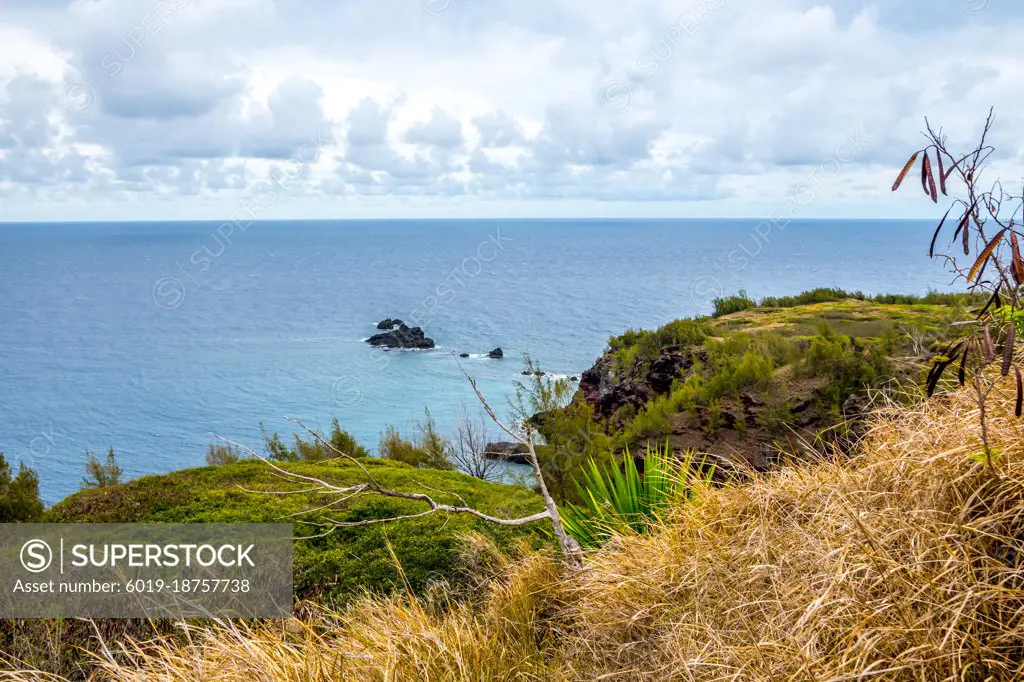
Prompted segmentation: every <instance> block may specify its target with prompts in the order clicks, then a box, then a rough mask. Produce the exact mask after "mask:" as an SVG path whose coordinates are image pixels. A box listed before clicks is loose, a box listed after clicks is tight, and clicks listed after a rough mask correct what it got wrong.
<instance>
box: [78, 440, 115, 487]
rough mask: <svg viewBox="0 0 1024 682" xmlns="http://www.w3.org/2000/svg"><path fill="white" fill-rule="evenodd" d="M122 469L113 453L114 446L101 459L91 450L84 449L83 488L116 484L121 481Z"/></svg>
mask: <svg viewBox="0 0 1024 682" xmlns="http://www.w3.org/2000/svg"><path fill="white" fill-rule="evenodd" d="M123 473H124V469H122V468H121V465H120V464H118V463H117V457H115V455H114V448H110V449H109V450H107V456H106V458H105V459H103V460H102V461H101V460H100V458H99V457H97V456H96V455H95V454H94V453H93V452H90V451H89V450H86V451H85V476H83V477H82V487H83V488H106V487H107V486H111V485H118V484H119V483H120V482H121V475H122V474H123Z"/></svg>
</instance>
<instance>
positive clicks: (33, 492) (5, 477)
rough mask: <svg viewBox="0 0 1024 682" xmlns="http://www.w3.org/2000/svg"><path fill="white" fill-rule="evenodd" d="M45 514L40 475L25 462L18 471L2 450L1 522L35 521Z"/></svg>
mask: <svg viewBox="0 0 1024 682" xmlns="http://www.w3.org/2000/svg"><path fill="white" fill-rule="evenodd" d="M42 515H43V501H42V500H41V499H40V498H39V477H38V476H37V475H36V472H35V471H34V470H32V469H30V468H28V467H26V466H25V464H24V463H23V462H22V463H19V464H18V471H17V473H15V472H13V471H12V469H11V465H10V463H9V462H8V461H7V460H6V459H4V454H3V453H2V452H0V523H33V522H37V521H39V519H40V518H41V517H42Z"/></svg>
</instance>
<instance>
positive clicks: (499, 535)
mask: <svg viewBox="0 0 1024 682" xmlns="http://www.w3.org/2000/svg"><path fill="white" fill-rule="evenodd" d="M360 461H361V462H362V463H363V465H364V466H366V467H367V468H368V469H369V471H370V472H371V473H372V475H373V476H374V478H375V479H376V480H377V481H378V482H379V483H380V484H381V485H382V486H384V487H387V488H392V489H395V490H402V491H407V492H429V493H430V494H431V495H433V496H434V497H435V498H436V499H437V500H438V501H439V502H446V503H454V504H459V503H461V502H460V501H461V500H465V502H466V503H468V504H469V505H472V506H475V507H477V508H479V509H481V510H483V511H486V512H491V513H494V514H499V515H508V516H518V515H524V514H525V513H532V512H536V511H541V510H543V503H542V502H541V501H540V498H539V497H537V496H536V495H534V494H533V493H532V492H531V491H529V490H527V489H526V488H522V487H518V486H505V485H498V484H495V483H485V482H482V481H479V480H477V479H474V478H471V477H469V476H465V475H463V474H459V473H456V472H451V471H436V470H430V469H415V468H412V467H409V466H407V465H405V464H400V463H397V462H391V461H388V460H382V459H376V458H366V459H363V460H360ZM279 465H280V466H282V467H284V468H286V469H287V470H288V471H293V472H295V473H298V474H302V475H306V476H314V477H317V478H321V479H323V480H325V481H328V482H331V483H334V484H339V485H351V484H355V483H359V482H363V481H364V480H365V479H364V478H363V477H362V475H361V472H360V471H359V469H358V467H356V466H355V465H353V464H350V463H346V462H343V461H331V462H327V463H289V464H284V463H281V464H279ZM302 488H309V485H308V484H301V485H300V484H296V483H295V482H289V481H286V480H282V478H281V477H280V476H279V475H276V474H275V473H274V472H273V471H272V470H271V469H270V467H269V465H267V464H266V463H264V462H261V461H259V460H243V461H240V462H237V463H235V464H226V465H222V466H216V467H204V468H199V469H188V470H185V471H177V472H174V473H171V474H166V475H162V476H146V477H144V478H140V479H138V480H134V481H130V482H128V483H125V484H122V485H118V486H114V487H110V488H102V489H94V490H83V491H82V492H79V493H77V494H75V495H72V496H70V497H68V498H67V499H65V500H64V501H62V502H60V503H59V504H57V505H55V506H54V507H52V508H50V509H49V510H47V512H46V515H45V517H46V518H45V520H46V521H47V522H53V523H115V522H116V523H131V522H138V523H142V522H152V523H271V522H286V523H287V522H296V525H295V533H296V535H297V536H301V535H313V534H317V533H322V532H323V530H324V529H323V528H316V527H314V526H309V525H305V526H304V525H302V524H299V523H297V522H298V521H300V520H307V521H314V522H320V521H323V520H325V518H327V514H326V513H325V512H317V513H314V514H311V515H304V516H301V517H297V518H288V517H289V516H290V515H292V514H296V513H298V512H301V511H304V510H308V509H313V508H317V507H321V506H323V505H325V504H327V503H329V502H330V501H331V498H329V497H327V496H323V495H318V494H313V493H302V494H296V495H268V494H261V492H260V491H281V490H297V489H302ZM426 508H427V507H426V505H425V504H424V503H421V502H416V501H410V500H400V499H394V498H382V497H379V496H373V495H366V496H363V497H360V498H357V499H356V500H353V501H352V502H350V503H346V504H344V505H341V506H340V507H339V508H338V509H337V510H336V511H334V512H333V513H331V514H330V518H334V519H336V520H340V521H356V520H363V519H373V518H385V517H391V516H399V515H402V514H409V513H415V512H421V511H424V510H425V509H426ZM471 532H479V533H484V534H486V535H487V536H488V537H489V538H492V539H493V540H494V541H496V542H497V543H498V544H499V545H501V546H505V547H508V546H509V544H510V543H512V542H515V541H517V540H518V539H519V538H527V539H529V540H533V541H534V542H541V541H540V540H539V539H538V538H537V536H536V533H543V532H544V529H543V527H542V526H541V525H540V524H534V525H531V526H526V527H522V528H499V527H496V526H493V525H488V524H485V523H484V522H481V521H477V520H474V519H471V518H468V517H446V516H445V515H443V514H436V515H432V516H428V517H424V518H422V519H413V520H407V521H402V522H400V523H395V524H393V525H392V524H388V525H386V526H384V525H376V526H368V527H362V528H341V529H338V530H336V531H335V532H333V533H332V534H330V535H327V536H326V537H321V538H316V539H311V540H303V541H300V542H297V543H296V544H295V555H294V556H295V564H294V565H295V590H296V598H298V599H307V598H308V599H312V598H317V599H319V600H323V601H324V602H326V603H335V604H336V603H339V602H340V601H344V600H346V599H348V598H350V597H351V596H352V595H354V594H356V593H357V592H360V591H363V590H370V591H375V592H387V591H390V590H392V589H394V588H395V586H396V585H400V584H401V582H400V578H399V575H398V571H397V569H396V567H395V562H394V560H393V559H392V558H391V555H390V553H389V551H388V549H387V544H388V542H390V544H391V546H392V547H393V548H394V551H395V554H396V556H397V557H398V559H399V561H400V562H401V564H402V568H403V570H404V571H405V577H406V579H407V580H408V581H409V583H410V585H411V586H412V587H413V589H415V590H417V591H419V590H422V589H423V588H424V587H425V586H426V585H427V584H428V583H429V582H430V581H439V580H443V581H449V582H454V581H457V580H458V579H459V554H460V550H461V548H462V547H464V546H465V543H464V541H463V537H464V536H465V535H466V534H468V533H471Z"/></svg>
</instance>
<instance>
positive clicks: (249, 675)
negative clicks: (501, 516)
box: [100, 393, 1024, 682]
mask: <svg viewBox="0 0 1024 682" xmlns="http://www.w3.org/2000/svg"><path fill="white" fill-rule="evenodd" d="M992 412H993V413H994V417H993V418H992V420H991V424H990V427H991V432H992V434H993V443H994V445H995V447H996V448H997V449H998V450H999V451H1000V452H1001V456H1000V458H999V462H998V466H997V470H996V471H997V473H996V474H992V473H991V472H989V471H988V470H987V469H986V468H985V467H984V465H982V464H980V463H978V462H975V461H973V460H972V459H971V458H970V455H972V454H975V453H977V451H978V450H979V449H980V445H979V442H978V440H977V437H976V435H975V434H976V432H977V429H976V424H975V420H976V412H975V408H974V405H973V403H972V401H971V398H970V396H969V395H968V394H966V393H959V394H956V395H953V396H949V397H946V398H943V399H940V400H934V401H931V402H929V403H927V404H925V405H923V406H919V407H916V408H913V409H906V408H892V409H891V410H889V411H888V412H886V413H883V414H881V415H880V417H879V419H878V421H877V422H876V424H875V425H874V427H873V429H872V431H871V432H870V433H869V435H868V437H867V439H866V442H865V444H864V449H863V454H862V455H861V456H859V457H858V458H857V459H856V460H855V461H853V462H846V463H843V464H840V463H830V462H823V463H819V464H815V465H804V466H800V467H797V468H793V469H790V470H786V471H783V472H780V473H778V474H774V475H771V476H765V477H763V478H760V479H757V480H755V481H753V482H751V483H749V484H743V485H742V486H740V485H737V486H735V487H733V488H729V489H725V490H704V491H701V493H700V494H699V496H698V499H697V500H696V501H695V502H694V503H692V504H690V505H687V506H685V507H683V508H681V509H680V510H679V512H678V513H677V514H676V515H675V517H674V518H672V519H671V520H670V521H669V522H667V523H665V525H664V528H663V529H662V530H661V531H660V532H658V533H655V534H652V535H648V536H644V537H628V538H622V539H621V540H620V541H618V542H617V543H616V544H615V546H614V547H609V548H606V549H605V550H603V551H601V552H599V553H596V554H594V555H593V556H591V557H590V560H589V563H588V566H587V568H586V569H585V570H584V571H583V572H581V573H580V574H578V575H575V576H568V577H566V576H561V575H560V573H559V569H558V566H557V564H556V563H555V562H554V561H552V560H551V558H550V557H547V556H544V555H541V554H530V555H527V556H526V557H525V558H524V559H522V560H520V561H518V562H516V563H515V564H514V565H508V566H506V567H505V569H504V571H503V575H501V576H500V577H498V578H496V579H495V580H494V581H493V582H492V583H491V584H490V586H489V587H487V588H486V589H485V590H484V592H483V595H484V596H482V597H481V598H480V599H478V600H474V601H473V602H472V603H462V604H455V605H450V608H445V609H438V608H434V607H431V606H428V605H424V604H421V603H417V602H414V601H411V600H409V599H407V598H406V599H402V598H394V599H391V600H385V601H382V600H379V599H378V600H374V599H365V600H363V601H361V602H359V603H357V604H356V605H354V606H353V607H352V608H351V609H350V610H349V611H347V612H346V613H344V614H328V615H324V616H322V617H318V618H313V619H310V620H309V621H307V622H300V621H298V620H295V621H289V622H287V623H284V624H277V625H273V626H271V625H267V626H261V627H248V628H239V629H236V630H231V629H209V630H205V631H201V632H194V633H192V637H193V643H192V644H191V645H190V646H183V647H182V646H169V645H163V646H160V645H156V646H153V645H147V646H142V647H139V648H137V649H136V650H135V651H134V654H133V656H132V658H133V659H134V661H133V665H131V666H128V667H125V666H118V665H113V664H109V665H107V666H106V667H105V668H104V669H103V671H102V672H101V673H100V676H101V677H102V678H104V679H107V678H109V679H113V680H122V681H125V682H127V681H130V680H131V681H134V680H182V681H184V680H195V679H200V680H223V681H234V680H335V679H353V680H363V679H371V680H420V679H423V680H513V679H515V680H521V679H536V680H563V679H564V680H569V679H573V680H576V679H579V680H593V679H627V680H628V679H637V680H641V679H645V680H646V679H652V680H661V679H680V680H775V681H781V680H801V681H802V680H814V681H816V682H826V681H828V682H838V681H839V680H874V679H879V680H915V681H918V680H919V681H921V682H932V681H935V680H960V679H966V680H986V679H990V680H1013V679H1024V441H1022V439H1021V436H1022V427H1021V425H1020V424H1019V423H1018V421H1017V420H1015V419H1013V417H1012V414H1011V412H1012V406H1011V405H1001V406H997V407H995V409H994V410H992Z"/></svg>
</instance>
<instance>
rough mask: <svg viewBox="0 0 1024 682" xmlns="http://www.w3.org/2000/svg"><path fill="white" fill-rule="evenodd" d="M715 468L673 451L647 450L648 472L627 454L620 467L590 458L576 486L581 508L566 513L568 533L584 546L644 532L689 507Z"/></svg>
mask: <svg viewBox="0 0 1024 682" xmlns="http://www.w3.org/2000/svg"><path fill="white" fill-rule="evenodd" d="M713 475H714V466H713V465H711V466H705V461H704V460H701V461H700V462H695V461H694V456H693V453H692V452H688V453H687V454H686V455H685V456H684V457H683V458H682V459H678V458H677V457H676V456H675V455H674V454H673V453H672V452H671V451H670V450H669V448H668V445H667V444H666V445H665V447H664V448H652V447H651V446H650V445H648V447H647V455H646V457H644V471H643V473H640V471H639V470H638V468H637V465H636V461H635V460H634V459H633V456H632V455H630V454H629V451H628V450H627V451H626V452H625V455H624V457H623V463H622V466H621V467H620V466H619V464H618V463H616V462H611V463H609V464H608V465H600V464H598V463H597V462H595V461H593V460H590V461H589V462H588V463H587V466H586V468H585V470H584V472H583V476H582V477H581V479H580V480H579V481H578V482H577V483H576V486H577V491H578V497H579V498H580V499H581V500H582V502H581V503H580V504H571V503H570V504H567V505H566V506H565V509H564V510H563V512H562V523H563V524H565V529H566V531H567V532H568V533H569V534H570V535H572V536H573V537H574V538H576V541H577V542H579V543H580V546H582V547H584V548H591V547H598V546H600V545H602V544H604V543H605V542H607V541H608V540H610V539H611V538H613V537H617V536H622V535H628V534H633V533H644V532H646V531H647V530H648V529H649V528H651V527H652V526H653V525H655V524H656V523H657V522H658V520H659V519H660V518H661V517H662V516H663V515H664V514H665V513H666V512H668V511H670V510H671V509H672V508H673V507H676V506H678V505H681V504H685V503H686V501H687V499H689V497H690V495H691V489H692V487H693V485H694V483H695V482H696V481H698V480H699V481H701V482H703V483H704V484H707V483H708V482H710V480H711V477H712V476H713Z"/></svg>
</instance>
